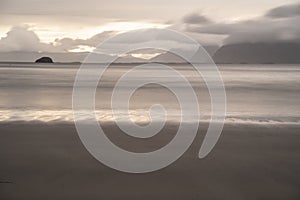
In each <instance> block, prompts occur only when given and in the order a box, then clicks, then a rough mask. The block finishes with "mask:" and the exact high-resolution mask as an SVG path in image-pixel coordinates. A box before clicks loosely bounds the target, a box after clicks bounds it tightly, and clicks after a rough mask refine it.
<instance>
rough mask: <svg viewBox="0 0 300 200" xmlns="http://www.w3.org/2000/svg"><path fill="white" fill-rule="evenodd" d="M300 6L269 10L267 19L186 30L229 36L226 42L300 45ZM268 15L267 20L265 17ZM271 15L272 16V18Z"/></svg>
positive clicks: (193, 25)
mask: <svg viewBox="0 0 300 200" xmlns="http://www.w3.org/2000/svg"><path fill="white" fill-rule="evenodd" d="M298 9H299V5H287V6H282V7H277V8H274V9H271V10H270V11H268V12H267V13H266V14H265V15H264V16H262V17H258V18H254V19H250V20H244V21H239V22H232V23H220V22H216V23H210V24H192V25H189V24H188V25H187V26H186V29H185V30H186V31H188V32H192V33H198V34H211V35H223V36H226V38H225V39H224V41H223V43H225V44H232V43H257V42H265V43H276V42H292V43H293V42H297V43H298V42H300V26H298V24H299V21H300V15H298V14H297V13H298V12H299V11H298ZM265 16H268V17H265ZM270 16H272V17H270Z"/></svg>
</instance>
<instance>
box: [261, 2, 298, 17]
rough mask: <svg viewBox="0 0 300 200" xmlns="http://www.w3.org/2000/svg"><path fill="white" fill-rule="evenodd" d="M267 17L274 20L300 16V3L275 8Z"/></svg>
mask: <svg viewBox="0 0 300 200" xmlns="http://www.w3.org/2000/svg"><path fill="white" fill-rule="evenodd" d="M266 16H267V17H272V18H286V17H294V16H300V3H299V4H292V5H285V6H280V7H277V8H273V9H271V10H270V11H269V12H267V13H266Z"/></svg>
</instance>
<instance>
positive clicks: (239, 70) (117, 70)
mask: <svg viewBox="0 0 300 200" xmlns="http://www.w3.org/2000/svg"><path fill="white" fill-rule="evenodd" d="M99 67H101V66H99ZM218 67H219V70H220V73H221V75H222V78H223V81H224V85H225V88H226V95H227V113H226V116H227V117H226V122H227V123H262V124H300V101H299V99H300V65H220V66H218ZM78 68H79V65H59V64H55V65H53V64H42V65H37V64H0V91H1V92H0V121H1V122H13V121H43V122H72V120H73V114H72V90H73V84H74V80H75V76H76V72H77V70H78ZM130 68H132V66H131V65H127V64H124V65H122V64H118V65H112V66H110V68H109V70H107V71H106V72H105V74H104V76H103V77H102V78H101V82H100V83H99V86H98V89H97V93H96V98H95V99H96V115H97V118H98V119H99V120H100V121H112V120H114V119H115V118H116V117H119V118H122V117H123V116H122V114H121V113H119V115H118V116H113V115H112V112H111V109H110V102H111V94H112V91H113V89H114V86H115V83H116V81H117V80H118V78H120V76H122V74H124V73H126V71H128V69H130ZM174 69H176V70H178V71H179V72H180V73H182V74H184V75H185V76H187V77H188V79H189V81H190V82H191V84H192V86H193V87H194V90H195V92H196V94H197V96H198V99H199V105H200V110H201V115H202V116H201V117H202V118H201V119H202V120H208V119H209V118H210V108H211V106H210V98H209V95H208V93H207V88H206V84H205V82H204V81H203V79H202V78H201V77H200V76H198V74H196V73H195V70H194V69H192V68H191V67H189V66H188V65H184V64H182V65H178V64H177V65H175V66H174ZM143 70H145V72H146V73H145V74H147V75H149V76H151V73H152V72H153V70H159V69H155V68H153V69H151V68H145V69H143ZM141 78H143V77H133V79H141ZM168 80H170V79H168ZM171 81H172V80H171ZM128 84H130V83H128ZM171 84H173V85H174V87H181V85H180V83H177V82H176V81H174V82H173V83H171ZM177 84H178V85H177ZM124 90H126V85H125V86H124ZM157 103H159V104H161V105H164V106H165V109H166V110H167V111H168V118H169V119H171V120H178V119H179V118H180V107H179V104H178V102H177V100H176V98H175V96H174V94H172V93H171V92H170V91H168V90H167V89H166V88H164V87H161V86H159V85H156V84H152V85H146V86H145V87H142V88H140V89H139V90H137V91H136V92H135V93H134V95H133V96H132V98H131V101H130V111H129V114H130V117H131V119H132V120H134V121H147V120H149V107H150V106H151V105H153V104H157ZM124 115H126V112H124ZM156 117H157V119H159V118H160V117H161V116H160V115H159V113H158V114H157V116H156Z"/></svg>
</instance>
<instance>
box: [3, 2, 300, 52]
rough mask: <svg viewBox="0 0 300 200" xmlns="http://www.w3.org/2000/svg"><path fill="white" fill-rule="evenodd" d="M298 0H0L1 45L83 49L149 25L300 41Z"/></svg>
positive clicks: (229, 37)
mask: <svg viewBox="0 0 300 200" xmlns="http://www.w3.org/2000/svg"><path fill="white" fill-rule="evenodd" d="M299 5H300V2H299V0H251V1H245V0H236V1H232V0H185V1H183V0H173V1H166V0H151V1H144V0H114V1H104V0H84V1H76V0H1V1H0V22H1V23H0V37H1V40H0V51H80V50H82V51H85V50H90V49H89V47H91V48H92V47H94V46H95V45H96V44H97V43H99V42H101V41H102V40H103V39H105V38H107V37H109V36H111V35H113V34H115V33H117V32H120V31H126V30H132V29H137V28H151V27H169V28H173V29H176V30H180V31H183V32H185V33H187V34H189V35H190V36H192V37H194V38H195V39H197V40H198V41H199V42H201V43H203V44H204V45H208V44H210V45H215V44H218V45H222V44H224V43H239V42H261V41H262V42H276V41H292V42H299V41H300V39H299V38H300V30H299V29H300V28H299V21H300V6H299ZM253 35H255V37H253Z"/></svg>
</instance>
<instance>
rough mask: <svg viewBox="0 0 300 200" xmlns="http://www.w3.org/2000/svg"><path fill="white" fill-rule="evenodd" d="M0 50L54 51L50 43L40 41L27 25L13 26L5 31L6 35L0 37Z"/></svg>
mask: <svg viewBox="0 0 300 200" xmlns="http://www.w3.org/2000/svg"><path fill="white" fill-rule="evenodd" d="M0 51H2V52H9V51H27V52H38V51H49V52H52V51H56V49H55V47H54V46H53V45H51V44H46V43H42V42H41V41H40V39H39V37H38V36H37V35H36V34H35V33H34V32H33V31H31V30H29V29H28V27H26V26H25V27H24V26H15V27H13V28H11V30H10V31H8V32H7V34H6V37H2V38H1V39H0Z"/></svg>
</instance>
